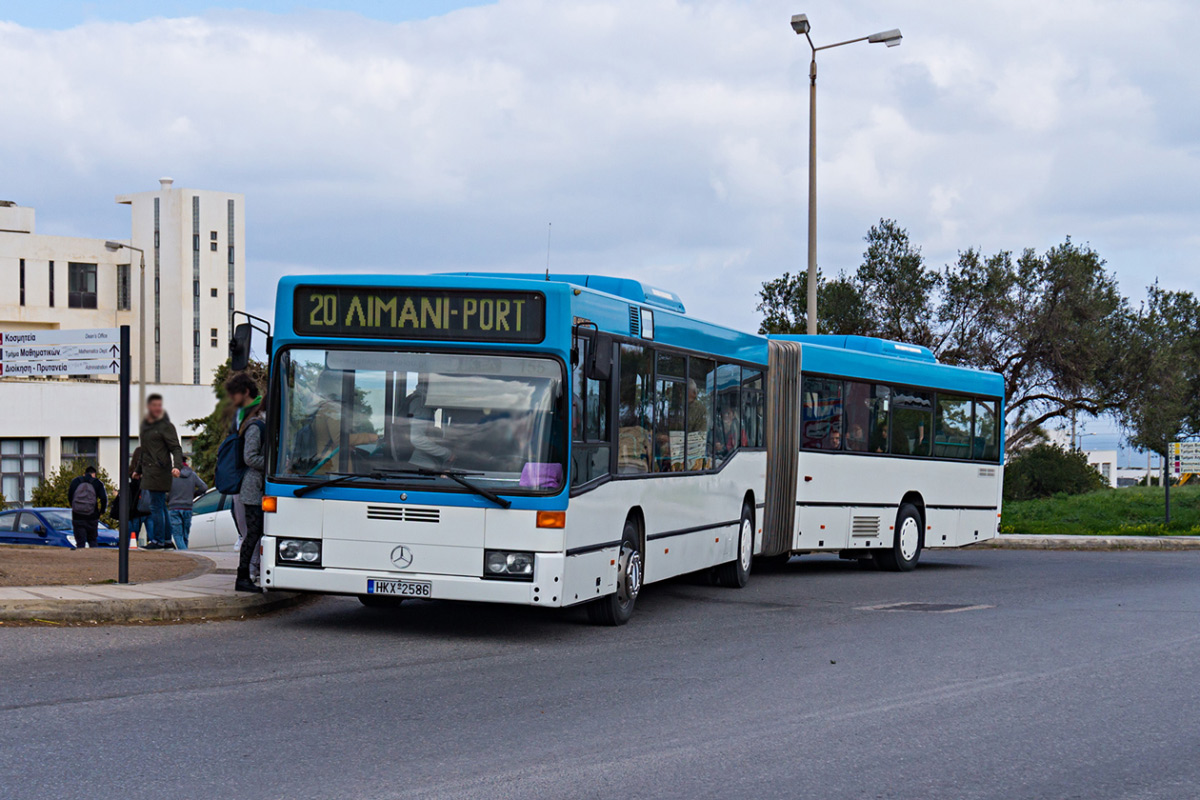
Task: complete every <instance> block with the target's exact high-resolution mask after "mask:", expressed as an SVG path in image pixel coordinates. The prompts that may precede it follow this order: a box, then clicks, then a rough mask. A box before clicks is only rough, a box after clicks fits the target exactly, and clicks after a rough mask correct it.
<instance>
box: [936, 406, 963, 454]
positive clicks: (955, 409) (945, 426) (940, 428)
mask: <svg viewBox="0 0 1200 800" xmlns="http://www.w3.org/2000/svg"><path fill="white" fill-rule="evenodd" d="M935 425H936V429H935V430H934V439H933V454H934V455H935V456H937V457H939V458H962V459H966V458H970V457H971V398H969V397H956V396H954V395H951V394H942V393H940V392H939V393H938V396H937V420H936V421H935Z"/></svg>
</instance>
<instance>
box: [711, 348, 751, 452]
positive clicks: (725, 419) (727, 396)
mask: <svg viewBox="0 0 1200 800" xmlns="http://www.w3.org/2000/svg"><path fill="white" fill-rule="evenodd" d="M716 385H717V413H716V430H715V431H714V453H715V456H716V457H717V458H718V459H719V460H720V461H725V460H726V459H727V458H729V457H730V456H732V455H733V453H734V451H735V450H737V449H738V448H739V447H746V446H747V445H748V442H747V439H746V432H745V429H743V428H742V420H741V416H742V414H741V399H740V397H739V390H740V389H741V385H742V368H741V367H739V366H737V365H736V364H719V365H717V383H716Z"/></svg>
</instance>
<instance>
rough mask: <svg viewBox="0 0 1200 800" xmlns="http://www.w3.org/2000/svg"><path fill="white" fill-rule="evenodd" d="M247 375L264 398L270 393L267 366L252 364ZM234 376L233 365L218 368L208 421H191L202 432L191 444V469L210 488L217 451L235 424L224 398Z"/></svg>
mask: <svg viewBox="0 0 1200 800" xmlns="http://www.w3.org/2000/svg"><path fill="white" fill-rule="evenodd" d="M246 372H247V373H249V374H250V376H251V377H252V378H254V380H255V382H256V383H257V384H258V389H259V391H260V392H263V393H264V394H265V393H266V391H267V365H266V364H264V363H262V362H261V361H251V362H250V364H249V365H248V366H247V367H246ZM230 375H231V369H230V362H229V361H228V360H226V362H225V363H224V364H222V365H221V366H220V367H218V368H217V371H216V373H215V374H214V375H213V382H212V387H213V394H214V395H215V396H216V398H217V404H216V406H214V407H213V410H212V413H210V414H209V415H208V416H207V417H202V418H200V419H190V420H188V423H187V424H188V425H189V426H190V427H192V428H195V429H196V430H198V431H199V433H198V434H196V438H195V439H194V440H193V442H192V469H193V470H194V471H195V473H196V474H197V475H199V476H200V479H201V480H203V481H204V482H205V483H207V484H208V485H209V486H212V485H213V471H214V470H215V469H216V467H217V451H218V450H219V449H220V448H221V442H222V441H224V439H225V437H226V436H227V435H228V434H229V424H230V422H232V421H233V408H232V407H231V406H230V404H229V398H227V397H226V396H225V381H227V380H229V377H230Z"/></svg>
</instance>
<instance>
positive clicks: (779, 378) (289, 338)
mask: <svg viewBox="0 0 1200 800" xmlns="http://www.w3.org/2000/svg"><path fill="white" fill-rule="evenodd" d="M275 320H276V326H277V327H276V335H275V337H274V340H273V343H272V344H271V345H270V346H269V350H270V359H271V366H270V374H271V382H270V391H269V394H268V403H269V405H268V418H269V427H268V430H269V437H270V445H271V457H270V460H269V473H268V476H267V493H268V497H267V498H266V500H265V501H264V510H265V511H267V512H269V513H267V515H266V536H265V537H264V539H263V558H262V573H261V580H262V583H263V585H264V586H265V587H267V588H270V589H288V590H300V591H310V592H321V593H330V594H343V595H353V596H357V597H359V598H360V599H361V600H362V602H363V603H364V604H366V605H372V606H376V605H391V604H395V603H396V602H397V601H400V600H404V599H406V598H424V599H453V600H472V601H487V602H502V603H519V604H528V605H535V606H543V607H562V606H573V605H581V604H586V606H587V610H588V614H589V616H590V617H591V619H593V620H594V621H596V622H601V623H607V624H621V623H624V622H625V621H627V620H628V619H629V617H630V615H631V614H632V612H633V609H634V605H635V603H636V600H637V597H638V594H639V592H640V591H641V589H642V586H643V585H644V584H646V583H652V582H655V581H660V580H663V579H666V578H670V577H673V576H676V575H680V574H684V573H690V572H697V571H701V570H708V571H711V573H712V575H713V577H714V579H715V580H716V581H717V582H719V583H721V584H724V585H728V586H733V587H740V586H744V585H745V584H746V582H747V580H748V578H749V574H750V571H751V567H752V563H753V557H754V556H768V557H772V556H773V557H786V556H787V555H789V554H792V553H804V552H814V551H823V550H828V551H836V552H839V553H841V554H842V555H843V556H845V557H847V558H865V559H870V560H872V561H873V562H875V563H877V564H879V565H881V566H883V567H886V568H890V569H899V570H905V569H911V568H912V567H913V566H915V565H916V563H917V561H918V559H919V557H920V553H921V550H922V549H924V548H925V547H955V546H961V545H965V544H969V543H972V542H975V541H980V540H982V539H986V538H989V537H991V536H992V535H994V533H995V531H996V527H997V525H996V515H997V514H998V512H999V503H1000V484H1001V479H1002V475H1001V472H1002V466H1001V453H1002V450H1003V447H1002V442H1003V439H1002V435H1003V430H1002V427H1003V426H1002V420H1003V406H1002V400H1001V398H1002V397H1003V384H1002V382H1001V379H1000V378H999V376H996V375H991V374H988V373H980V372H977V371H973V370H965V369H958V368H954V367H949V366H945V365H941V364H937V363H936V362H935V361H934V359H933V356H932V355H931V354H930V353H929V352H928V351H927V350H924V349H922V348H917V347H913V346H910V345H902V344H896V343H892V342H885V341H882V340H878V339H865V338H860V337H824V336H819V337H803V336H801V337H764V336H759V335H756V334H748V333H742V332H738V331H735V330H732V329H730V328H726V327H722V326H718V325H713V324H710V323H705V322H701V321H698V320H696V319H693V318H691V317H689V316H688V315H687V314H686V311H685V309H684V306H683V303H682V302H681V301H680V300H679V298H678V297H677V296H676V295H674V294H673V293H670V292H666V291H663V290H660V289H655V288H652V287H649V286H646V285H644V284H642V283H640V282H637V281H633V280H626V279H617V278H611V277H604V276H589V275H550V276H546V277H543V276H535V275H499V274H493V273H487V274H467V273H463V274H454V275H433V276H420V277H413V276H378V275H372V276H337V277H289V278H285V279H283V280H282V281H281V282H280V285H279V290H278V297H277V304H276V314H275ZM242 332H243V333H244V334H248V333H249V331H248V329H245V328H243V329H242ZM243 343H244V341H243Z"/></svg>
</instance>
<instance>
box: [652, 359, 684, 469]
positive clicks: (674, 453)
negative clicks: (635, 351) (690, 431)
mask: <svg viewBox="0 0 1200 800" xmlns="http://www.w3.org/2000/svg"><path fill="white" fill-rule="evenodd" d="M657 364H658V369H657V372H656V373H655V379H656V384H655V398H656V405H655V415H654V419H655V422H656V423H657V427H656V428H655V431H654V467H653V469H652V470H651V471H652V472H682V471H683V470H684V469H685V468H686V453H687V398H688V388H687V357H686V356H677V355H672V354H670V353H659V354H658V358H657Z"/></svg>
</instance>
